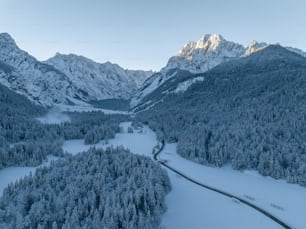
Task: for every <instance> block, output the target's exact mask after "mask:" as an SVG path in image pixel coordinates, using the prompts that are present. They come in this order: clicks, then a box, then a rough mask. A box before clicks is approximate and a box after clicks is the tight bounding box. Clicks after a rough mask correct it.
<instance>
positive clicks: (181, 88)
mask: <svg viewBox="0 0 306 229" xmlns="http://www.w3.org/2000/svg"><path fill="white" fill-rule="evenodd" d="M203 80H204V77H201V76H199V77H196V78H193V79H190V80H186V81H184V82H182V83H179V84H178V85H177V87H176V89H175V90H174V93H180V92H185V91H187V89H188V88H189V87H190V86H191V85H192V84H195V83H197V82H201V81H203Z"/></svg>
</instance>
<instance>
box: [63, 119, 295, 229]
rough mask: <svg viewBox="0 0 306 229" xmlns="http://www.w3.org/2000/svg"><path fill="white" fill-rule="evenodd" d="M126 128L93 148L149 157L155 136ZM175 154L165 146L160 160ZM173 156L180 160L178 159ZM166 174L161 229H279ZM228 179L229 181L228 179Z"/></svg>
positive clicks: (78, 148) (73, 144)
mask: <svg viewBox="0 0 306 229" xmlns="http://www.w3.org/2000/svg"><path fill="white" fill-rule="evenodd" d="M128 126H130V123H128V122H126V123H121V127H122V128H121V129H122V130H123V131H122V133H119V134H116V136H115V138H114V139H111V140H109V141H108V143H106V142H105V141H104V142H103V141H102V142H100V143H98V144H96V145H94V146H95V147H101V148H105V147H107V146H110V145H113V146H119V145H123V146H124V147H126V148H129V149H130V150H131V151H132V152H133V153H136V154H141V155H147V156H150V157H152V148H153V147H154V146H155V145H157V139H156V135H155V133H154V132H153V131H152V130H150V129H149V128H148V127H146V126H145V127H144V128H143V129H142V131H134V133H132V134H131V133H128V132H127V128H128ZM90 147H91V146H88V145H87V146H86V145H84V141H83V140H70V141H66V142H65V143H64V146H63V149H64V151H66V152H69V153H72V154H76V153H78V152H82V151H84V150H87V149H88V148H90ZM175 150H176V148H175V145H173V144H170V145H166V148H165V150H164V151H163V152H162V157H163V156H164V155H167V156H168V159H170V158H169V157H171V156H172V155H176V152H175ZM176 156H177V157H179V156H178V155H176ZM183 160H184V159H183ZM187 162H189V161H187ZM189 163H191V164H189V165H190V166H193V165H196V166H200V167H204V166H201V165H197V164H195V163H193V162H189ZM171 165H172V164H171ZM187 168H188V167H187ZM204 168H205V167H204ZM217 170H218V169H217ZM182 171H184V170H182ZM191 171H192V170H191ZM238 173H239V172H238ZM168 174H169V177H170V180H171V184H172V191H171V192H170V193H169V194H168V195H167V198H166V204H167V207H168V210H167V212H166V213H165V215H164V216H163V218H162V226H164V227H165V228H166V229H172V228H173V229H186V228H192V229H197V228H199V229H203V228H208V229H225V228H229V229H231V228H233V229H258V228H260V229H275V228H282V227H280V226H279V225H277V224H276V223H274V222H273V221H271V220H270V219H269V218H267V217H265V216H264V215H262V214H260V213H258V212H257V211H255V210H253V209H251V208H249V207H247V206H245V205H243V204H240V203H236V202H235V201H234V200H232V199H230V198H227V197H224V196H222V195H220V194H217V193H214V192H211V191H208V190H205V189H203V188H201V187H199V186H197V185H194V184H192V183H190V182H189V181H186V180H185V179H183V178H182V177H180V176H177V175H175V174H174V173H172V172H169V173H168ZM211 175H212V176H213V175H214V174H213V173H212V174H211ZM242 175H243V174H242ZM246 176H249V175H246ZM228 179H231V177H228ZM263 179H266V178H263ZM268 181H269V179H268V180H267V182H268ZM242 182H243V180H242ZM237 183H239V181H237ZM287 185H288V184H287ZM289 186H290V185H289ZM262 188H264V187H262Z"/></svg>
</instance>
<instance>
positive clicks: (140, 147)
mask: <svg viewBox="0 0 306 229" xmlns="http://www.w3.org/2000/svg"><path fill="white" fill-rule="evenodd" d="M130 125H131V123H130V122H124V123H121V124H120V127H121V130H122V131H121V133H118V134H116V136H115V138H114V139H110V140H108V141H107V142H108V143H107V144H106V142H105V141H100V142H99V143H98V144H95V145H85V144H84V140H83V139H79V140H69V141H65V142H64V145H63V150H64V152H68V153H71V154H76V153H79V152H83V151H86V150H88V149H89V148H90V147H93V146H94V147H97V148H106V147H109V146H114V147H116V146H120V145H122V146H124V147H125V148H129V149H130V150H131V151H132V152H133V153H135V154H140V155H147V156H151V154H152V149H153V147H154V146H155V145H156V144H157V139H156V135H155V133H154V132H153V131H152V130H150V129H149V128H148V127H143V128H142V130H139V131H137V130H135V131H134V133H133V134H130V133H128V130H127V129H128V127H129V126H130Z"/></svg>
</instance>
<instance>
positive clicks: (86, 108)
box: [54, 104, 129, 115]
mask: <svg viewBox="0 0 306 229" xmlns="http://www.w3.org/2000/svg"><path fill="white" fill-rule="evenodd" d="M54 108H55V109H58V110H59V111H60V112H65V111H68V112H91V111H102V112H103V113H105V114H125V115H127V114H129V112H128V111H119V110H108V109H102V108H97V107H94V106H91V105H90V104H87V105H65V104H58V105H56V106H55V107H54Z"/></svg>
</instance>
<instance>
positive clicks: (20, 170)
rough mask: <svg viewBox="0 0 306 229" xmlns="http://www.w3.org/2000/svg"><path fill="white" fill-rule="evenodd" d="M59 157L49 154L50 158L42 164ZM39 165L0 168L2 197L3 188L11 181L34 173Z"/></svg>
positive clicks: (44, 164)
mask: <svg viewBox="0 0 306 229" xmlns="http://www.w3.org/2000/svg"><path fill="white" fill-rule="evenodd" d="M56 159H57V157H54V156H48V159H47V160H46V161H45V162H44V163H43V164H42V165H40V166H47V165H49V163H50V162H51V161H53V160H56ZM36 168H38V167H9V168H5V169H1V170H0V197H1V196H2V193H3V189H4V188H5V187H6V186H7V185H8V184H9V183H11V182H15V181H17V180H19V179H21V178H23V177H24V176H26V175H29V174H30V173H34V172H35V170H36Z"/></svg>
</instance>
